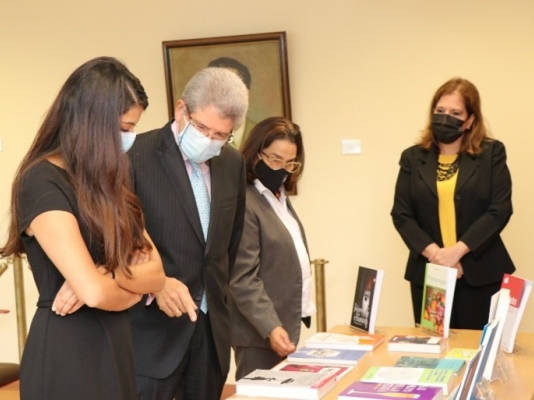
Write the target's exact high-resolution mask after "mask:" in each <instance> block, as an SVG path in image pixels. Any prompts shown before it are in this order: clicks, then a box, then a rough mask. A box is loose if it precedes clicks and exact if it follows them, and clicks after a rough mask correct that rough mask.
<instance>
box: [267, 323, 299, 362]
mask: <svg viewBox="0 0 534 400" xmlns="http://www.w3.org/2000/svg"><path fill="white" fill-rule="evenodd" d="M269 341H270V342H271V348H272V349H273V350H274V352H275V353H276V354H278V355H279V356H280V357H287V356H288V355H289V354H291V353H293V352H294V351H295V350H296V349H297V347H296V346H295V344H294V343H293V342H292V341H291V340H289V335H288V334H287V331H286V330H285V329H284V328H282V327H281V326H277V327H276V328H274V329H273V330H272V331H271V333H270V334H269Z"/></svg>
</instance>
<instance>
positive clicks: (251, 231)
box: [230, 117, 315, 379]
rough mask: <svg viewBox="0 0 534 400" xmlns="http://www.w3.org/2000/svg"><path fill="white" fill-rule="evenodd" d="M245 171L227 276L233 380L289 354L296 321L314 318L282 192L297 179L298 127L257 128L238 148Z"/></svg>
mask: <svg viewBox="0 0 534 400" xmlns="http://www.w3.org/2000/svg"><path fill="white" fill-rule="evenodd" d="M241 150H242V152H243V155H244V158H245V164H246V169H247V181H248V185H247V206H246V213H245V226H244V229H243V236H242V237H241V242H240V245H239V249H238V253H237V259H236V262H235V265H234V267H233V269H232V272H231V278H230V289H231V293H232V299H231V301H230V305H231V306H230V310H231V315H232V347H233V348H234V351H235V358H236V364H237V372H236V379H240V378H242V377H243V376H245V375H247V374H249V373H250V372H252V371H254V370H255V369H258V368H262V369H270V368H272V367H273V366H275V365H276V364H278V363H279V362H280V361H282V360H283V359H284V358H286V357H287V355H288V354H290V353H292V352H293V351H295V349H296V344H297V342H298V340H299V336H300V326H301V321H303V320H304V321H305V323H307V325H308V327H309V323H310V316H311V315H312V314H313V313H314V312H315V306H314V303H313V301H312V297H311V267H310V261H309V256H308V250H307V245H306V237H305V235H304V229H303V228H302V225H301V223H300V221H299V219H298V217H297V214H296V213H295V210H294V209H293V207H292V206H291V202H290V201H289V198H288V197H286V191H292V190H294V188H295V184H296V182H297V180H298V179H299V177H300V176H301V174H302V169H303V164H304V148H303V145H302V135H301V133H300V129H299V127H298V125H296V124H294V123H292V122H291V121H289V120H288V119H286V118H282V117H272V118H268V119H266V120H263V121H261V122H260V123H259V124H257V125H256V126H255V127H254V129H253V130H252V131H251V132H250V135H249V137H248V139H247V141H246V142H245V143H244V144H243V146H242V149H241Z"/></svg>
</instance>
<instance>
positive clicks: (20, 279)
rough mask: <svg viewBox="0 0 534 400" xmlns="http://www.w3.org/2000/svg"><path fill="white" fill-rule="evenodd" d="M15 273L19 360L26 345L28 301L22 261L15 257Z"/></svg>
mask: <svg viewBox="0 0 534 400" xmlns="http://www.w3.org/2000/svg"><path fill="white" fill-rule="evenodd" d="M13 273H14V277H15V300H16V307H17V333H18V342H19V358H22V352H23V351H24V345H25V344H26V338H27V335H28V334H27V329H26V300H25V297H24V276H23V271H22V259H21V258H20V257H13Z"/></svg>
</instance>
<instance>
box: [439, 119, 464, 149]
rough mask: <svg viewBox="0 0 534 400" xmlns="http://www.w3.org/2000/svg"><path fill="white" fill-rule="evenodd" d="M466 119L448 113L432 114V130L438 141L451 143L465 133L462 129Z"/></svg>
mask: <svg viewBox="0 0 534 400" xmlns="http://www.w3.org/2000/svg"><path fill="white" fill-rule="evenodd" d="M464 122H465V121H462V120H461V119H458V118H455V117H453V116H451V115H447V114H434V115H433V116H432V124H431V126H432V132H433V133H434V137H435V138H436V140H437V141H438V142H441V143H444V144H449V143H452V142H454V141H455V140H457V139H458V138H459V137H460V136H462V135H463V134H464V131H462V130H461V128H462V125H463V124H464Z"/></svg>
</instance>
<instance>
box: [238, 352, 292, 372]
mask: <svg viewBox="0 0 534 400" xmlns="http://www.w3.org/2000/svg"><path fill="white" fill-rule="evenodd" d="M234 352H235V363H236V367H237V369H236V373H235V379H236V380H239V379H241V378H243V377H244V376H247V375H248V374H250V373H251V372H252V371H254V370H255V369H271V368H272V367H274V366H275V365H276V364H279V363H280V362H282V361H283V360H284V359H285V357H280V356H279V355H278V354H276V353H275V352H274V351H273V350H272V349H267V348H265V347H234Z"/></svg>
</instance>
